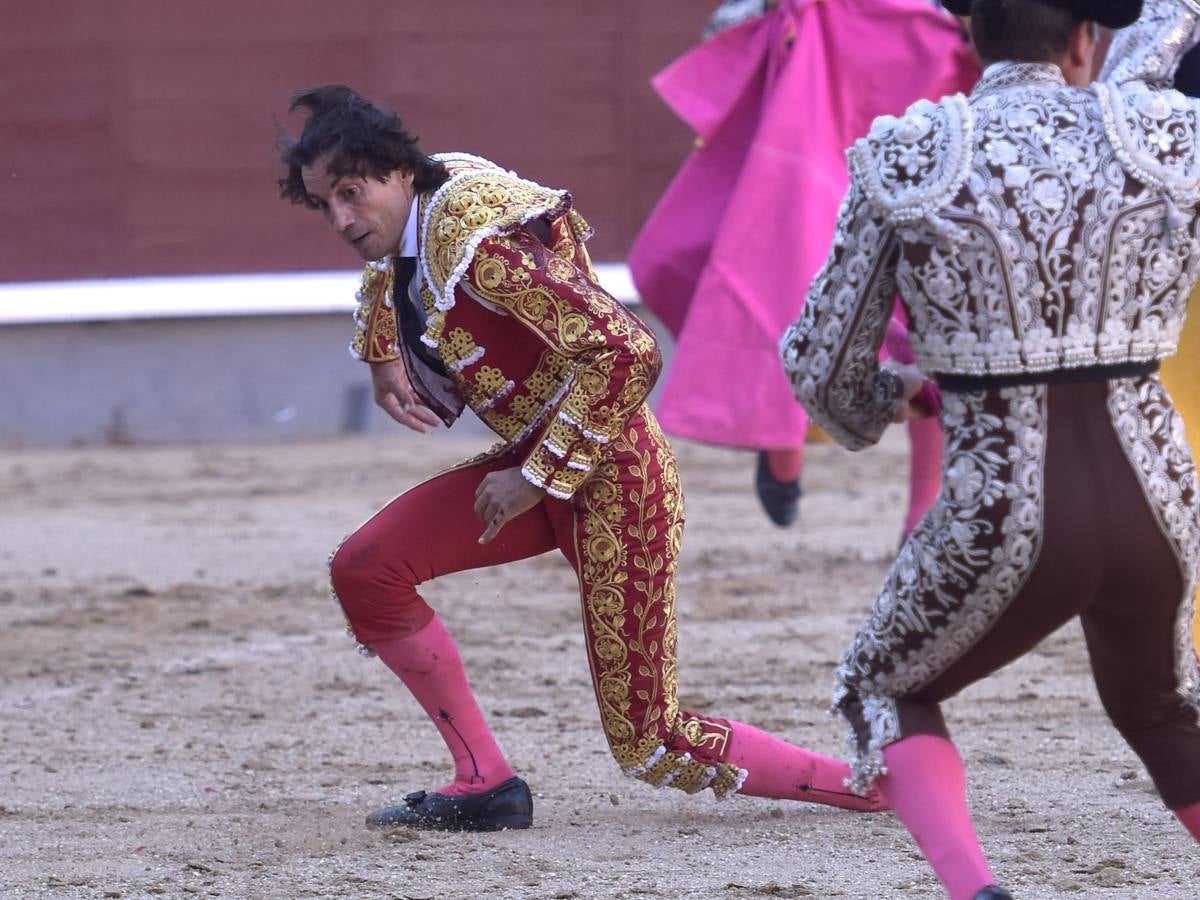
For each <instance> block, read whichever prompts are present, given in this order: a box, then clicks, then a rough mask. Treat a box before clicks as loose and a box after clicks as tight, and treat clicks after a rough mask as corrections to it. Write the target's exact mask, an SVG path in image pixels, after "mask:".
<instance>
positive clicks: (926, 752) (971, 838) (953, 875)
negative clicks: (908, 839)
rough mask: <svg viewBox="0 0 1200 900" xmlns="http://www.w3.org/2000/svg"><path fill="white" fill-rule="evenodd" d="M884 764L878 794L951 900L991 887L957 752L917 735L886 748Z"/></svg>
mask: <svg viewBox="0 0 1200 900" xmlns="http://www.w3.org/2000/svg"><path fill="white" fill-rule="evenodd" d="M883 760H884V763H885V764H886V765H887V770H888V774H887V775H885V776H884V777H883V778H881V779H880V785H881V786H882V787H883V792H884V794H886V795H887V798H888V801H889V802H890V803H891V805H892V809H893V810H894V811H895V813H896V815H897V816H899V817H900V821H902V822H903V823H904V825H905V827H906V828H908V830H909V832H910V833H911V834H912V836H913V837H914V838H916V841H917V844H918V845H919V846H920V847H921V852H922V853H924V854H925V858H926V859H927V860H929V864H930V865H931V866H933V871H934V872H935V873H937V877H938V878H939V879H941V882H942V884H943V885H945V887H946V890H947V891H948V892H949V894H950V898H951V900H960V898H963V900H971V898H973V897H974V896H975V894H976V893H978V892H979V891H980V890H981V889H982V888H985V887H987V886H988V885H990V884H995V883H996V880H995V878H993V877H992V872H991V870H990V869H989V868H988V864H987V860H985V859H984V858H983V850H982V849H980V846H979V838H978V837H977V836H976V834H975V826H974V825H973V824H972V823H971V813H970V812H969V811H968V809H967V773H966V770H965V769H964V767H963V761H962V757H961V756H959V754H958V748H957V747H955V746H954V744H952V743H951V742H950V741H948V740H947V739H946V738H943V737H936V736H934V735H928V734H918V735H914V736H913V737H910V738H905V739H904V740H902V741H897V742H896V743H894V744H891V745H889V746H887V747H885V748H884V750H883Z"/></svg>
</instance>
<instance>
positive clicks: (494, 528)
mask: <svg viewBox="0 0 1200 900" xmlns="http://www.w3.org/2000/svg"><path fill="white" fill-rule="evenodd" d="M545 496H546V492H545V491H544V490H543V489H542V488H540V487H537V486H536V485H533V484H530V483H529V482H528V481H527V480H526V479H525V476H524V475H522V474H521V467H520V466H516V467H514V468H511V469H499V470H497V471H495V472H488V473H487V474H486V475H484V476H483V480H482V481H480V482H479V487H478V488H476V489H475V515H476V516H478V517H479V521H480V522H482V523H483V524H484V525H486V526H487V528H486V529H485V530H484V532H483V534H482V535H480V537H479V543H481V544H486V543H487V542H488V541H490V540H491V539H492V538H494V537H495V536H496V535H497V534H499V533H500V529H501V528H503V527H504V526H505V525H506V524H507V523H508V522H511V521H512V520H513V519H515V518H516V517H517V516H519V515H521V513H523V512H528V511H529V510H531V509H533V508H534V507H535V506H537V505H538V504H539V503H540V502H541V501H542V499H543V498H544V497H545Z"/></svg>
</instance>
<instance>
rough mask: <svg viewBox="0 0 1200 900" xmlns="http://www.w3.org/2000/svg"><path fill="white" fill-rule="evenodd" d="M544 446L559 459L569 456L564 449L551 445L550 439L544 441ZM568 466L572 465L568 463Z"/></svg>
mask: <svg viewBox="0 0 1200 900" xmlns="http://www.w3.org/2000/svg"><path fill="white" fill-rule="evenodd" d="M542 446H543V447H545V448H546V449H547V450H549V451H550V452H551V453H553V454H554V455H555V456H557V457H558V458H559V459H562V458H563V457H564V456H566V455H567V451H566V450H563V449H562V448H560V447H558V446H556V445H554V444H552V443H550V439H549V438H546V440H544V441H542ZM568 465H570V463H568Z"/></svg>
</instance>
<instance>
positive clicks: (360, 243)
mask: <svg viewBox="0 0 1200 900" xmlns="http://www.w3.org/2000/svg"><path fill="white" fill-rule="evenodd" d="M300 174H301V177H302V178H303V179H304V189H305V190H306V191H307V192H308V196H309V199H310V200H311V201H312V203H313V206H314V207H315V208H316V209H318V210H320V212H321V213H322V214H323V215H324V216H325V221H326V222H328V223H329V227H330V228H332V229H333V230H334V231H335V232H336V233H337V235H338V236H339V237H340V238H341V239H342V240H344V241H345V242H346V243H347V244H349V245H350V246H351V247H353V248H354V252H355V253H357V254H358V255H359V256H360V257H362V258H363V259H365V260H373V259H382V258H383V257H385V256H389V255H391V254H393V253H395V252H396V251H397V250H398V249H399V248H400V241H401V240H402V239H403V238H404V226H406V225H407V224H408V217H409V215H410V213H411V211H412V205H413V175H412V172H408V171H405V170H403V169H397V170H396V171H394V172H391V173H390V174H388V175H387V177H386V178H385V179H384V180H383V181H379V180H378V179H376V178H368V177H363V176H359V175H333V174H331V173H330V172H329V158H328V157H322V158H321V159H319V160H317V161H316V162H315V163H314V164H313V165H312V166H306V167H304V168H303V169H302V170H301V171H300Z"/></svg>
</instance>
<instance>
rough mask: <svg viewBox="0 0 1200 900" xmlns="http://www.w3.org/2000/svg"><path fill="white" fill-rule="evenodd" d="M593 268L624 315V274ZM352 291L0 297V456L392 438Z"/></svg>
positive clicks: (291, 288)
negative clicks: (375, 397) (369, 434)
mask: <svg viewBox="0 0 1200 900" xmlns="http://www.w3.org/2000/svg"><path fill="white" fill-rule="evenodd" d="M599 269H600V275H601V281H602V283H603V284H604V285H605V287H606V288H607V289H608V290H609V291H610V292H611V293H613V294H614V296H617V297H618V298H619V299H621V300H622V301H623V302H626V303H636V296H635V294H634V292H633V286H632V283H631V282H630V280H629V275H628V271H627V270H626V269H625V267H624V266H620V265H609V266H602V267H599ZM357 285H358V275H357V273H355V272H332V273H315V274H302V275H251V276H216V277H196V278H169V279H163V278H153V279H151V278H144V279H120V280H106V281H97V282H50V283H31V284H9V285H0V447H18V446H54V445H64V444H96V443H126V442H154V443H158V442H169V443H180V442H195V441H238V440H282V439H287V438H290V437H307V438H311V437H321V436H328V435H335V434H339V433H345V432H361V431H383V430H388V429H392V428H399V427H400V426H398V425H395V423H393V422H392V421H391V420H390V419H389V418H387V416H386V415H384V414H383V413H382V412H381V411H379V410H378V409H376V407H375V406H374V403H373V402H372V400H371V395H370V377H369V375H368V372H367V368H366V366H365V365H364V364H363V363H361V362H359V361H358V360H355V359H353V358H352V357H351V356H350V353H349V351H348V349H347V347H348V345H349V342H350V338H351V335H352V332H353V323H352V322H351V320H350V312H351V309H352V307H353V297H354V292H355V290H356V288H357ZM639 312H640V311H639ZM455 428H456V431H460V430H462V429H470V428H473V429H478V430H483V426H482V425H481V424H480V423H479V422H478V421H476V420H474V419H473V417H466V419H465V420H464V421H462V422H460V423H459V424H457V425H456V426H455Z"/></svg>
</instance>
